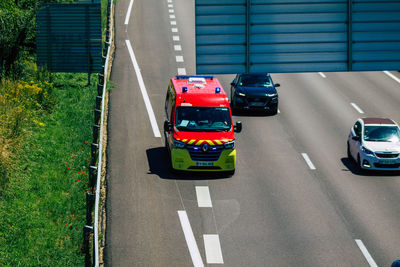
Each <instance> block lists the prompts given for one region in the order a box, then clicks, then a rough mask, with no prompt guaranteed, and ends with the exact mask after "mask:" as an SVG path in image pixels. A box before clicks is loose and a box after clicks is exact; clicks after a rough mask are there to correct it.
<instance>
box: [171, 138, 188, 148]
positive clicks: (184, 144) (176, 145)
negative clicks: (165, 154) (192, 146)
mask: <svg viewBox="0 0 400 267" xmlns="http://www.w3.org/2000/svg"><path fill="white" fill-rule="evenodd" d="M173 142H174V148H184V147H185V146H186V143H184V142H181V141H178V140H176V139H174V141H173Z"/></svg>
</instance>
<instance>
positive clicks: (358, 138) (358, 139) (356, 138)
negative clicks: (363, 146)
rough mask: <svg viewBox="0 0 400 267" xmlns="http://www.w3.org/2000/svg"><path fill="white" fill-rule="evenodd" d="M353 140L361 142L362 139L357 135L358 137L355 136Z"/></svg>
mask: <svg viewBox="0 0 400 267" xmlns="http://www.w3.org/2000/svg"><path fill="white" fill-rule="evenodd" d="M351 139H353V140H354V141H360V139H361V137H360V136H358V135H356V136H353V137H352V138H351Z"/></svg>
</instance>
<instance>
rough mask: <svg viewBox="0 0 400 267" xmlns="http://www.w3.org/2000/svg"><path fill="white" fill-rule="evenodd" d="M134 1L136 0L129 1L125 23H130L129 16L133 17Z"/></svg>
mask: <svg viewBox="0 0 400 267" xmlns="http://www.w3.org/2000/svg"><path fill="white" fill-rule="evenodd" d="M133 1H134V0H131V2H130V3H129V7H128V12H126V17H125V25H128V23H129V18H130V17H131V11H132V6H133Z"/></svg>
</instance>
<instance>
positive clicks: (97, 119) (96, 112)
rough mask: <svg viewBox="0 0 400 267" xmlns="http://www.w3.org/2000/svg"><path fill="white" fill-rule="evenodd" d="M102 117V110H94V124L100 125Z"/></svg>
mask: <svg viewBox="0 0 400 267" xmlns="http://www.w3.org/2000/svg"><path fill="white" fill-rule="evenodd" d="M100 117H101V110H99V109H95V110H94V124H96V125H98V124H99V122H100Z"/></svg>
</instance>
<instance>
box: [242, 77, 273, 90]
mask: <svg viewBox="0 0 400 267" xmlns="http://www.w3.org/2000/svg"><path fill="white" fill-rule="evenodd" d="M271 84H272V82H271V80H270V78H269V76H267V75H247V74H244V75H241V76H240V78H239V86H249V87H260V86H261V87H268V86H271Z"/></svg>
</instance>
